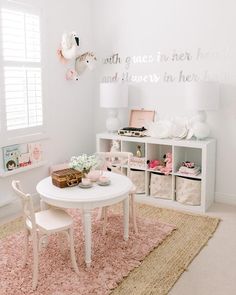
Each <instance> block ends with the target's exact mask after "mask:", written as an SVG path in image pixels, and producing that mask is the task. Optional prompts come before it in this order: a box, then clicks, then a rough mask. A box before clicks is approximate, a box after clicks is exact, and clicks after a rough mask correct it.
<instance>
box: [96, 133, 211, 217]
mask: <svg viewBox="0 0 236 295" xmlns="http://www.w3.org/2000/svg"><path fill="white" fill-rule="evenodd" d="M112 140H119V141H120V150H121V151H125V152H132V153H133V154H134V155H135V152H136V148H137V145H140V146H141V151H142V153H143V155H142V156H143V157H145V161H146V162H147V160H154V159H162V158H163V156H164V155H165V154H166V153H167V152H171V153H172V157H173V164H172V165H173V166H172V173H171V177H172V187H171V191H172V194H171V195H172V197H171V200H168V199H166V200H165V199H162V198H158V196H155V199H156V200H157V204H159V205H160V206H166V207H171V208H176V209H183V210H188V211H195V212H206V211H207V209H208V208H209V206H210V205H211V204H212V203H213V201H214V194H215V156H216V141H215V139H211V138H210V139H206V140H174V139H158V138H153V137H141V138H139V137H126V136H118V135H116V134H110V133H99V134H97V151H98V152H108V151H110V147H111V143H112ZM183 161H192V162H194V163H195V164H196V165H197V166H200V167H201V174H198V175H196V176H189V175H183V174H180V173H178V169H179V168H180V166H181V164H182V162H183ZM140 170H141V169H140ZM142 170H145V194H144V196H145V197H147V198H152V196H150V179H151V173H152V172H156V171H153V170H151V169H148V167H147V166H146V168H145V169H142ZM178 176H181V177H187V178H192V179H197V180H198V181H199V180H200V181H201V201H200V205H197V206H192V205H185V204H181V203H179V202H177V201H176V177H178Z"/></svg>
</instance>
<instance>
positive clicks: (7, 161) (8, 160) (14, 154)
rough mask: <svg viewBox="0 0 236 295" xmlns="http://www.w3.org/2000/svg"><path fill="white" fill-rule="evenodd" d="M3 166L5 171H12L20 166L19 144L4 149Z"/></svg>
mask: <svg viewBox="0 0 236 295" xmlns="http://www.w3.org/2000/svg"><path fill="white" fill-rule="evenodd" d="M2 153H3V164H4V170H5V171H11V170H14V169H16V168H18V166H19V156H20V146H19V144H15V145H10V146H5V147H3V148H2Z"/></svg>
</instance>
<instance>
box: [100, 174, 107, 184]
mask: <svg viewBox="0 0 236 295" xmlns="http://www.w3.org/2000/svg"><path fill="white" fill-rule="evenodd" d="M99 181H100V182H101V183H106V182H108V181H109V178H108V177H106V176H100V177H99Z"/></svg>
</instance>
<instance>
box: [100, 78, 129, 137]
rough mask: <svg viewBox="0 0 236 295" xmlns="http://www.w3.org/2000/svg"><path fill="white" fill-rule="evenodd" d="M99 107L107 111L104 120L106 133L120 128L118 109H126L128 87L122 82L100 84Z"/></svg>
mask: <svg viewBox="0 0 236 295" xmlns="http://www.w3.org/2000/svg"><path fill="white" fill-rule="evenodd" d="M100 107H101V108H107V109H109V110H108V118H107V120H106V128H107V131H108V132H116V131H117V130H118V129H119V128H120V120H119V118H118V117H117V116H118V109H121V108H127V107H128V85H127V84H125V83H124V82H122V83H118V82H117V83H101V84H100Z"/></svg>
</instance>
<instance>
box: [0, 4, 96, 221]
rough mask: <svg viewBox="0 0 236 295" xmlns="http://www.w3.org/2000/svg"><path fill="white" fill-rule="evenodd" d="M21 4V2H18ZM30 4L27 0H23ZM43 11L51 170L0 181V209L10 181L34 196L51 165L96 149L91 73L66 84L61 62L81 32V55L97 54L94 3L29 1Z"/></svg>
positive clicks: (9, 195) (7, 209)
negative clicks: (66, 45) (71, 36)
mask: <svg viewBox="0 0 236 295" xmlns="http://www.w3.org/2000/svg"><path fill="white" fill-rule="evenodd" d="M18 2H20V1H18ZM24 2H26V1H24ZM27 3H28V4H29V5H32V6H33V7H36V6H39V5H40V6H39V7H40V8H41V11H42V25H43V34H42V39H43V40H42V41H43V54H42V60H43V64H44V65H43V67H44V68H43V78H44V84H43V93H44V97H43V99H44V103H45V109H46V115H47V116H48V128H47V131H48V139H47V140H45V141H44V147H45V154H44V157H45V159H46V160H48V165H46V166H44V167H42V168H37V169H33V170H31V171H29V172H25V173H20V174H17V175H15V176H14V177H8V178H5V179H1V178H0V204H1V203H3V202H5V201H7V200H9V199H11V198H12V195H13V194H12V191H11V189H10V183H11V180H12V179H13V178H14V179H15V178H17V179H20V180H21V181H22V184H23V185H24V187H25V190H26V191H28V192H31V193H35V186H36V183H37V182H38V181H39V180H40V179H42V178H43V177H45V176H46V175H47V174H48V166H49V165H50V164H51V163H58V162H62V161H65V160H68V159H69V158H70V157H71V156H72V155H77V154H80V153H82V152H87V153H89V152H92V150H93V147H92V144H93V141H92V140H93V137H94V135H93V134H94V133H93V129H94V124H93V110H92V108H91V105H92V100H93V97H92V88H93V87H92V85H93V80H94V79H93V74H92V73H91V72H90V73H86V74H85V75H83V76H82V77H81V80H80V81H78V82H72V81H69V82H68V81H66V80H65V78H64V75H65V72H66V67H65V66H63V65H62V64H60V63H59V61H58V59H57V55H56V50H57V47H58V45H59V44H60V40H61V35H62V33H63V32H65V31H68V32H69V31H72V30H75V31H76V32H78V34H79V37H80V42H81V52H85V51H87V50H92V49H93V48H92V38H91V37H92V35H91V17H90V13H91V10H90V1H82V0H70V1H66V0H60V1H56V0H50V1H48V0H41V1H36V0H29V1H27ZM16 209H17V207H16V206H15V205H14V204H12V205H11V206H5V207H2V208H0V216H3V215H6V214H10V212H11V210H12V211H14V210H16Z"/></svg>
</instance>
